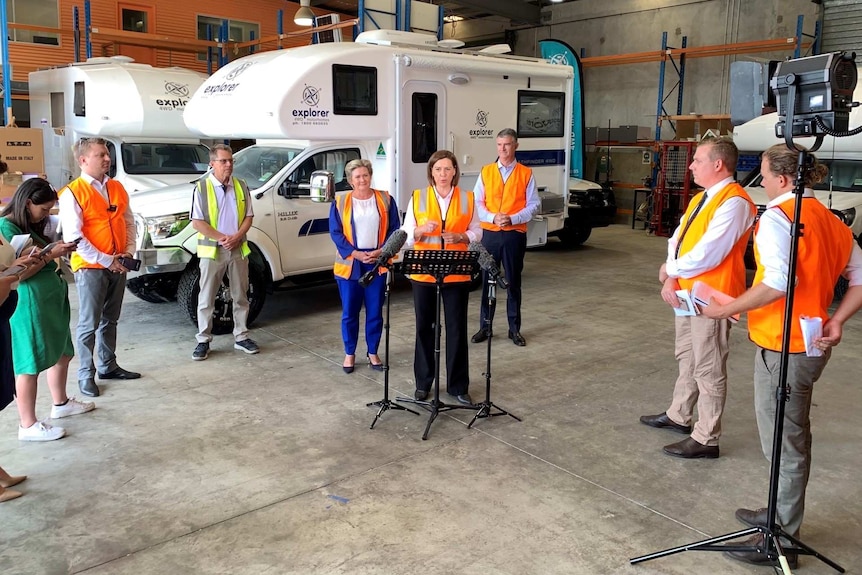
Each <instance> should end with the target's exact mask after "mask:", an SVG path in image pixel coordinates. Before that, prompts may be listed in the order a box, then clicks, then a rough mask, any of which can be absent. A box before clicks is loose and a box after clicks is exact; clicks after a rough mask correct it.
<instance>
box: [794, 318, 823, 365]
mask: <svg viewBox="0 0 862 575" xmlns="http://www.w3.org/2000/svg"><path fill="white" fill-rule="evenodd" d="M799 325H800V327H802V341H804V342H805V355H807V356H808V357H821V356H822V355H823V350H821V349H819V348H817V347H814V340H816V339H817V338H818V337H820V336H822V335H823V319H822V318H819V317H808V316H807V315H801V316H799Z"/></svg>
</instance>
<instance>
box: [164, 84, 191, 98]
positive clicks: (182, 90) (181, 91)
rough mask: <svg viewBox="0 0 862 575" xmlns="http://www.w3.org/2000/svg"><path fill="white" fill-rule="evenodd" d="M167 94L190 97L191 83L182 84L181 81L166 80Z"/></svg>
mask: <svg viewBox="0 0 862 575" xmlns="http://www.w3.org/2000/svg"><path fill="white" fill-rule="evenodd" d="M165 94H170V95H171V96H179V97H180V98H188V97H189V85H188V84H180V83H179V82H165Z"/></svg>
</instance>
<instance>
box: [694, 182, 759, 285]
mask: <svg viewBox="0 0 862 575" xmlns="http://www.w3.org/2000/svg"><path fill="white" fill-rule="evenodd" d="M703 194H704V192H701V193H700V194H697V195H695V196H694V197H693V198H692V199H691V201H689V203H688V208H687V209H686V211H685V215H684V216H683V218H682V219H681V220H680V222H679V227H680V229H685V226H686V224H687V222H688V218H689V217H691V214H692V212H693V211H694V210H695V209H696V206H697V204H698V203H699V202H700V199H701V197H702V196H703ZM730 198H742V199H744V200H745V201H746V202H748V206H749V209H750V210H751V215H752V216H753V215H754V214H755V213H757V208H756V207H755V206H754V203H753V202H752V201H751V198H749V197H748V194H747V193H745V190H744V189H742V186H740V185H739V184H737V183H736V182H731V183H729V184H728V185H726V186H724V188H722V189H721V190H719V191H718V192H716V193H715V196H713V197H712V198H710V200H709V201H708V202H707V203H706V204H705V205H704V206H703V208H702V209H701V210H700V212H698V213H697V216H696V217H695V218H694V220H692V222H691V225H690V226H689V227H688V230H687V231H686V233H685V237H683V238H682V242H681V243H680V250H679V257H682V256H683V255H685V254H686V253H688V252H690V251H691V250H692V249H693V248H694V246H696V245H697V243H698V242H699V241H700V240H701V238H703V235H704V234H705V233H706V232H707V230H708V229H709V224H710V222H711V221H712V218H713V216H714V215H715V212H716V211H717V210H718V208H719V207H721V205H722V204H723V203H724V202H725V201H727V200H729V199H730ZM748 236H749V234H748V231H747V230H746V233H744V234H742V237H740V238H739V239H738V240H737V241H736V244H735V245H734V246H733V248H732V249H731V250H730V253H729V254H727V257H726V258H724V260H723V261H722V262H721V263H720V264H718V265H717V266H715V267H714V268H712V269H711V270H709V271H706V272H703V273H702V274H700V275H698V276H695V277H691V278H679V287H680V288H681V289H686V290H690V289H691V288H692V286H694V282H696V281H698V280H700V281H702V282H703V283H705V284H707V285H708V286H711V287H713V288H715V289H717V290H718V291H720V292H724V293H726V294H727V295H729V296H732V297H736V296H738V295H740V294H741V293H742V292H744V291H745V248H746V247H747V246H748Z"/></svg>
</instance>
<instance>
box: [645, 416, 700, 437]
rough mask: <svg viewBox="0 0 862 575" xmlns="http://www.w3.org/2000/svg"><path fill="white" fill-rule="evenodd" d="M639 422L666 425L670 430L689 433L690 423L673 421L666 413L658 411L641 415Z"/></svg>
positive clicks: (659, 425)
mask: <svg viewBox="0 0 862 575" xmlns="http://www.w3.org/2000/svg"><path fill="white" fill-rule="evenodd" d="M641 423H643V424H644V425H649V426H650V427H666V428H668V429H670V430H671V431H676V432H677V433H684V434H686V435H688V434H690V433H691V426H690V425H680V424H679V423H675V422H674V421H673V420H671V418H669V417H668V416H667V413H660V414H658V415H641Z"/></svg>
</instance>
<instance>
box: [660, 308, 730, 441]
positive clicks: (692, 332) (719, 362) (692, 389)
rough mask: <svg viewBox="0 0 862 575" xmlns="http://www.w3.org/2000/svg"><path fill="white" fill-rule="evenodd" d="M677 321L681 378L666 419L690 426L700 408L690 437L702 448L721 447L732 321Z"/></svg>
mask: <svg viewBox="0 0 862 575" xmlns="http://www.w3.org/2000/svg"><path fill="white" fill-rule="evenodd" d="M675 319H676V346H675V355H676V360H677V362H679V377H677V380H676V385H675V386H674V389H673V400H672V403H671V405H670V407H669V408H668V410H667V416H668V417H669V418H670V419H671V420H672V421H673V422H674V423H678V424H680V425H691V422H692V419H693V416H694V406H695V405H697V416H698V417H697V423H695V424H694V429H693V430H692V433H691V438H692V439H694V440H695V441H697V442H698V443H700V444H701V445H718V438H719V436H720V435H721V414H722V412H723V411H724V401H725V398H726V397H727V354H728V351H729V344H728V340H729V337H728V336H729V335H730V321H729V320H726V319H710V318H708V317H704V316H699V315H698V316H677V317H676V318H675Z"/></svg>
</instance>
